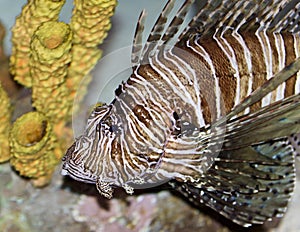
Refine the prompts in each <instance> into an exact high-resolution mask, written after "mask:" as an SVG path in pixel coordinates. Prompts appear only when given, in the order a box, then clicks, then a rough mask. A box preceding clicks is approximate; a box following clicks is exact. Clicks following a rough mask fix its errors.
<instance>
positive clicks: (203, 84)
mask: <svg viewBox="0 0 300 232" xmlns="http://www.w3.org/2000/svg"><path fill="white" fill-rule="evenodd" d="M174 2H175V1H169V2H168V3H167V5H166V6H165V8H164V9H163V11H162V13H161V15H160V16H159V18H158V20H157V22H156V24H155V25H154V27H153V29H152V31H151V33H150V35H149V37H148V40H147V42H146V43H145V45H143V46H142V45H140V42H141V38H142V28H143V20H144V12H143V13H142V14H141V17H140V19H139V22H138V24H137V31H136V35H135V39H134V46H133V53H132V63H133V73H132V75H131V77H130V78H129V79H128V80H127V81H126V82H125V83H123V84H121V85H120V86H119V87H118V89H117V90H116V91H115V99H114V100H113V101H112V103H111V104H109V105H103V106H99V107H96V108H95V109H94V111H93V112H92V113H91V115H90V117H89V119H88V122H87V126H86V131H85V133H84V135H82V136H81V137H79V138H78V139H77V140H76V141H75V143H74V144H73V145H72V146H71V147H70V148H69V150H68V151H67V153H66V155H65V157H64V159H63V161H64V165H63V174H67V175H70V176H71V177H73V178H75V179H77V180H79V181H84V182H87V183H96V186H97V189H98V190H99V192H100V193H101V194H102V195H104V196H106V197H108V198H111V197H112V193H113V187H114V186H119V187H123V188H124V189H125V190H126V192H127V193H129V194H132V193H133V190H134V187H135V188H142V187H147V186H149V185H157V184H161V183H163V182H166V181H168V182H169V184H170V185H171V186H172V187H173V188H175V189H176V190H178V191H179V192H181V193H182V194H183V195H184V196H186V197H187V198H189V199H190V200H191V201H193V202H194V203H196V204H199V203H200V204H203V203H204V204H206V205H208V206H209V207H211V208H213V209H214V210H216V211H218V212H220V213H221V214H222V215H224V216H225V217H227V218H229V219H231V220H232V221H234V222H236V223H238V224H240V225H243V226H250V225H252V224H261V223H264V222H265V221H266V220H269V219H271V218H272V217H276V216H282V214H283V212H284V211H285V209H286V206H287V202H288V200H289V199H290V195H291V192H292V191H293V185H294V184H293V183H294V177H295V174H294V159H293V157H294V155H293V152H294V148H293V146H294V147H297V143H295V142H294V143H293V144H292V145H291V143H290V142H289V140H288V139H287V138H288V136H289V135H291V134H292V133H294V137H295V134H297V133H299V132H300V126H299V125H300V124H299V123H300V96H299V92H300V76H299V75H298V70H299V69H300V59H298V56H299V54H300V53H299V52H300V51H299V50H300V38H299V26H298V24H299V18H297V17H296V16H295V15H296V14H295V12H298V11H299V8H300V6H298V5H299V4H298V2H297V1H276V0H274V1H263V2H262V3H259V4H258V3H256V1H238V2H236V1H226V0H223V1H213V0H211V1H210V0H208V1H207V2H201V7H200V9H199V13H198V14H197V15H196V16H195V17H194V18H193V19H192V21H191V22H190V23H189V25H188V26H187V27H186V28H184V30H183V31H182V32H181V34H180V35H179V36H178V38H177V37H176V33H177V31H178V29H179V27H180V24H181V23H182V21H183V20H184V18H185V16H186V14H187V12H188V9H189V7H190V6H191V4H192V1H189V0H187V1H185V2H184V3H183V5H182V7H181V8H180V9H179V10H178V12H177V14H176V16H175V17H174V18H172V20H170V21H167V18H168V17H169V13H170V11H171V9H172V7H173V5H174ZM167 22H168V23H167ZM176 39H177V40H176ZM171 41H175V42H171ZM294 137H293V138H294ZM296 137H297V136H296ZM274 197H275V199H276V200H274Z"/></svg>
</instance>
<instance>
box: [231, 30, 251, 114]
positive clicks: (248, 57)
mask: <svg viewBox="0 0 300 232" xmlns="http://www.w3.org/2000/svg"><path fill="white" fill-rule="evenodd" d="M238 29H239V27H238V28H237V29H236V30H234V31H233V33H232V36H233V37H234V38H235V39H236V40H237V41H238V42H239V43H240V45H241V46H242V48H243V51H244V57H245V60H246V64H247V72H248V75H249V78H248V89H247V95H248V96H249V95H250V94H251V93H252V85H253V73H252V59H251V52H250V50H249V48H248V47H247V45H246V43H245V41H244V39H243V37H242V36H241V35H240V34H239V33H238ZM249 111H250V108H249V107H248V108H247V109H246V110H245V114H247V113H249Z"/></svg>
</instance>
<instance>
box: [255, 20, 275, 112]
mask: <svg viewBox="0 0 300 232" xmlns="http://www.w3.org/2000/svg"><path fill="white" fill-rule="evenodd" d="M261 27H263V28H266V27H265V25H261ZM255 35H256V37H257V38H258V41H259V43H260V45H261V48H262V51H263V56H264V62H265V65H266V73H267V80H269V79H270V78H271V77H272V74H273V68H272V49H271V45H270V41H269V38H268V36H267V34H266V30H265V29H263V30H261V29H258V30H257V31H256V32H255ZM261 36H262V37H263V38H264V39H263V38H262V37H261ZM264 41H265V42H264ZM271 97H272V95H271V93H268V94H267V95H266V96H265V97H263V99H262V105H261V106H262V107H263V106H266V105H269V104H270V103H271Z"/></svg>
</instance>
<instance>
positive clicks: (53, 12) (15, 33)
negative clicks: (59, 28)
mask: <svg viewBox="0 0 300 232" xmlns="http://www.w3.org/2000/svg"><path fill="white" fill-rule="evenodd" d="M64 3H65V0H28V3H27V4H26V5H25V6H24V7H23V9H22V13H21V15H20V16H18V17H17V19H16V23H15V26H14V27H13V29H12V43H13V48H12V55H11V57H10V71H11V73H12V75H14V78H15V80H16V81H18V82H19V83H20V84H22V85H24V86H26V87H31V83H32V82H31V75H30V70H29V56H30V45H29V44H30V40H31V37H32V35H33V33H34V31H35V30H36V29H37V28H38V26H39V25H40V24H41V23H43V22H47V21H51V20H58V17H59V13H60V10H61V8H62V6H63V5H64Z"/></svg>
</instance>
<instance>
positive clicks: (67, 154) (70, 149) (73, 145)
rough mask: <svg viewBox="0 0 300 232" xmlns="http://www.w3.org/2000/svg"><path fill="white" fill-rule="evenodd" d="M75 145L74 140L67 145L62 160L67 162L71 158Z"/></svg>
mask: <svg viewBox="0 0 300 232" xmlns="http://www.w3.org/2000/svg"><path fill="white" fill-rule="evenodd" d="M75 146H76V142H74V143H73V144H72V146H71V147H69V149H68V150H67V152H66V154H65V155H64V157H63V158H62V162H68V161H69V160H70V159H71V156H72V154H73V153H74V150H75Z"/></svg>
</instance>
